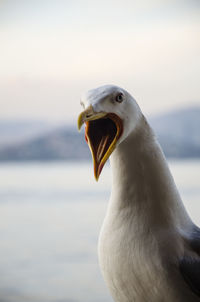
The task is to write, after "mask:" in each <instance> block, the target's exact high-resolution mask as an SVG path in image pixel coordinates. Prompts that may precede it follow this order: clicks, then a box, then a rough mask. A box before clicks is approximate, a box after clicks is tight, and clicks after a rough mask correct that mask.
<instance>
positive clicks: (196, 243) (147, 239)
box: [78, 85, 200, 302]
mask: <svg viewBox="0 0 200 302" xmlns="http://www.w3.org/2000/svg"><path fill="white" fill-rule="evenodd" d="M81 103H82V104H83V106H84V111H83V112H82V113H81V114H80V116H79V119H78V126H79V128H80V127H81V125H82V124H83V123H86V132H85V134H86V139H87V142H88V144H89V147H90V149H91V152H92V156H93V162H94V173H95V177H96V178H97V179H98V177H99V175H100V173H101V170H102V168H103V165H104V163H105V161H106V160H107V159H108V157H110V162H111V169H112V191H111V197H110V201H109V204H108V209H107V213H106V217H105V219H104V223H103V226H102V229H101V233H100V238H99V247H98V254H99V262H100V267H101V270H102V274H103V276H104V279H105V281H106V284H107V286H108V288H109V290H110V292H111V294H112V296H113V299H114V301H116V302H134V301H136V302H145V301H148V302H161V301H167V302H169V301H170V302H178V301H180V302H186V301H187V302H188V301H191V302H197V301H200V295H199V293H200V281H199V280H200V232H199V228H198V227H196V226H195V225H194V224H193V222H192V221H191V219H190V217H189V216H188V214H187V212H186V210H185V208H184V205H183V203H182V201H181V198H180V195H179V193H178V190H177V188H176V185H175V183H174V179H173V177H172V175H171V173H170V170H169V168H168V165H167V162H166V159H165V157H164V155H163V152H162V150H161V148H160V146H159V144H158V142H157V139H156V137H155V135H154V132H153V130H152V129H151V127H150V126H149V124H148V122H147V120H146V118H145V117H144V115H143V114H142V112H141V110H140V108H139V106H138V104H137V103H136V101H135V100H134V99H133V97H132V96H131V95H130V94H129V93H128V92H126V91H125V90H124V89H122V88H119V87H117V86H112V85H107V86H102V87H99V88H97V89H93V90H91V91H89V92H88V93H87V94H85V95H84V96H83V97H82V99H81ZM104 120H105V121H106V122H105V123H104ZM94 121H95V122H94ZM114 125H115V126H114ZM95 134H96V136H95ZM99 154H100V155H99Z"/></svg>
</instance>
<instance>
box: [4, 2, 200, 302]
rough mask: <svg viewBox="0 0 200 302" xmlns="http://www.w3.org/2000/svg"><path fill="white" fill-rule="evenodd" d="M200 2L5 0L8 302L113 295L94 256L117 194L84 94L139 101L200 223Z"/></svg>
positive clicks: (75, 301) (95, 301) (91, 300)
mask: <svg viewBox="0 0 200 302" xmlns="http://www.w3.org/2000/svg"><path fill="white" fill-rule="evenodd" d="M199 37H200V2H199V1H198V0H148V1H144V0H136V1H129V0H124V1H118V0H115V1H113V0H107V1H105V0H101V1H92V0H91V1H90V0H85V1H84V0H73V1H71V0H57V1H53V0H48V1H47V0H40V1H39V0H34V1H33V0H1V1H0V105H1V110H0V302H17V301H20V302H22V301H26V302H27V301H28V302H29V301H33V302H51V301H52V302H86V301H87V302H100V301H101V302H102V301H105V302H111V301H112V299H111V297H110V295H109V293H108V291H107V289H106V287H105V285H104V282H103V280H102V277H101V274H100V271H99V267H98V260H97V251H96V250H97V242H98V233H99V230H100V227H101V224H102V221H103V217H104V215H105V211H106V207H107V201H108V199H109V192H110V183H111V180H110V177H111V175H110V169H109V164H107V165H106V167H105V168H104V170H103V172H102V175H101V177H100V180H99V182H98V183H96V182H95V181H94V177H93V167H92V161H91V156H90V154H89V150H88V147H87V144H86V143H85V142H84V134H83V132H81V133H78V132H77V130H76V120H77V116H78V114H79V112H80V111H81V107H80V104H79V100H80V95H81V94H82V93H83V92H84V91H86V90H88V89H91V88H94V87H97V86H100V85H104V84H115V85H118V86H121V87H123V88H125V89H127V90H128V91H129V92H130V93H131V94H132V95H133V96H134V97H135V98H136V100H137V101H138V103H139V105H140V107H141V109H142V111H143V113H144V114H145V115H146V116H147V118H148V120H149V122H150V123H151V125H152V127H153V128H154V130H155V132H156V134H157V137H158V139H159V141H160V143H161V145H162V147H163V149H164V152H165V155H166V156H167V159H168V162H169V165H170V168H171V171H172V173H173V176H174V178H175V181H176V184H177V186H178V189H179V191H180V193H181V196H182V198H183V201H184V203H185V206H186V208H187V210H188V211H189V213H190V215H191V217H192V219H193V220H194V221H195V223H197V224H198V225H200V132H199V129H200V85H199V78H200V55H199V54H200V39H199Z"/></svg>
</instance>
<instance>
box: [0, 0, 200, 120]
mask: <svg viewBox="0 0 200 302" xmlns="http://www.w3.org/2000/svg"><path fill="white" fill-rule="evenodd" d="M104 84H115V85H119V86H121V87H123V88H125V89H127V90H128V91H129V92H130V93H131V94H132V95H133V96H134V97H135V98H136V100H137V101H138V103H139V105H140V107H141V108H142V110H143V112H144V113H145V114H155V113H158V112H163V111H165V110H169V109H173V108H177V107H180V106H187V105H191V104H199V105H200V1H199V0H188V1H186V0H180V1H179V0H166V1H165V0H146V1H144V0H136V1H133V0H120V1H119V0H110V1H109V0H101V1H95V0H93V1H92V0H85V1H84V0H65V1H64V0H57V1H55V0H54V1H53V0H32V1H31V0H0V105H1V110H0V119H2V118H4V119H7V118H9V119H10V118H38V119H50V120H62V121H70V122H73V123H74V122H75V120H76V117H77V115H78V113H79V111H80V110H81V107H80V104H79V100H80V95H81V94H82V93H83V92H84V91H85V90H87V89H91V88H94V87H97V86H100V85H104Z"/></svg>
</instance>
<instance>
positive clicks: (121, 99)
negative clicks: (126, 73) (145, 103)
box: [115, 93, 123, 103]
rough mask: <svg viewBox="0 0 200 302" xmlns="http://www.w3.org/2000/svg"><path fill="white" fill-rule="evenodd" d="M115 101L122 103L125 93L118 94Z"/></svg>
mask: <svg viewBox="0 0 200 302" xmlns="http://www.w3.org/2000/svg"><path fill="white" fill-rule="evenodd" d="M115 100H116V102H118V103H121V102H122V101H123V93H118V95H117V96H116V98H115Z"/></svg>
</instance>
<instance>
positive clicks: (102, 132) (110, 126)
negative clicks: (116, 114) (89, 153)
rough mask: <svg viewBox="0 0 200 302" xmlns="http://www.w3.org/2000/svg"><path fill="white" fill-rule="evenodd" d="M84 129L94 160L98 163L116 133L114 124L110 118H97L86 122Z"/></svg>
mask: <svg viewBox="0 0 200 302" xmlns="http://www.w3.org/2000/svg"><path fill="white" fill-rule="evenodd" d="M86 131H87V137H88V138H89V141H90V145H91V148H92V150H93V155H94V156H95V160H96V162H97V163H100V162H101V160H102V158H103V157H104V155H105V154H106V152H107V150H108V148H109V146H110V145H111V144H112V142H113V140H114V138H115V136H116V135H117V127H116V124H115V122H114V121H113V120H112V119H110V118H102V119H97V120H94V121H90V122H88V125H87V130H86Z"/></svg>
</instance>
